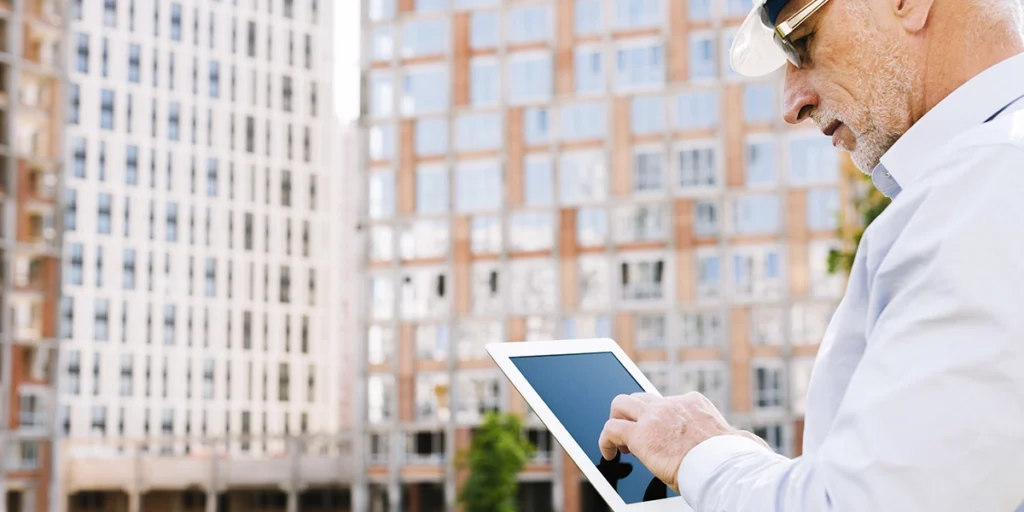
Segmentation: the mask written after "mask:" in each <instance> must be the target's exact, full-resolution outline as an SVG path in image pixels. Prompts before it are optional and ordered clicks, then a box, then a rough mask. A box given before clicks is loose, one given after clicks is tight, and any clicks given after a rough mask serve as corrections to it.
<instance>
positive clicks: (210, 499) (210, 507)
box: [206, 489, 218, 512]
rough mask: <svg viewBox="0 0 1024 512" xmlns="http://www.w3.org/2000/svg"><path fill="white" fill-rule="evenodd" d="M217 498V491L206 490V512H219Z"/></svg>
mask: <svg viewBox="0 0 1024 512" xmlns="http://www.w3.org/2000/svg"><path fill="white" fill-rule="evenodd" d="M217 497H218V495H217V491H216V490H214V489H207V490H206V512H217Z"/></svg>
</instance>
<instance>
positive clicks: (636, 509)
mask: <svg viewBox="0 0 1024 512" xmlns="http://www.w3.org/2000/svg"><path fill="white" fill-rule="evenodd" d="M486 348H487V353H488V354H489V355H490V356H491V359H493V360H494V362H495V363H496V364H497V365H498V368H500V369H501V371H502V373H504V374H505V376H506V377H507V378H508V379H509V381H510V382H511V383H512V385H513V386H515V388H516V389H517V390H518V391H519V393H520V394H521V395H522V396H523V399H524V400H526V403H528V404H530V407H531V408H533V411H534V412H535V413H536V414H537V417H539V418H540V420H541V422H543V423H544V425H545V426H546V427H547V428H548V431H550V432H551V435H552V436H553V437H554V438H555V439H556V440H557V441H558V443H559V444H560V445H561V446H562V449H563V450H565V452H566V453H567V454H568V455H569V458H571V459H572V461H573V462H574V463H575V464H576V466H577V467H578V468H579V469H580V471H581V472H582V473H583V474H584V476H586V477H587V480H589V481H590V483H591V485H593V486H594V489H595V490H597V492H598V493H599V494H600V495H601V497H602V498H604V500H605V502H607V503H608V504H609V505H611V507H612V509H613V510H615V511H622V512H627V511H628V512H663V511H672V512H687V511H691V510H692V509H691V508H690V506H689V505H688V504H687V503H686V500H684V499H683V498H682V497H672V498H665V499H661V500H657V501H650V502H646V503H633V504H627V503H626V502H625V501H623V500H622V498H621V497H620V496H619V494H618V492H616V491H615V490H614V489H612V486H611V485H610V484H609V483H608V481H607V480H605V478H604V477H603V476H602V475H601V473H600V471H598V469H597V466H596V465H595V464H594V463H593V462H592V461H591V460H590V459H589V458H588V457H587V454H586V452H584V451H583V448H581V447H580V445H579V444H578V443H577V442H576V440H575V439H573V438H572V436H571V435H569V431H567V430H566V429H565V427H564V426H563V425H562V422H560V421H559V420H558V418H557V417H556V416H555V415H554V413H552V412H551V409H549V408H548V406H547V404H546V403H544V401H543V400H541V398H540V395H538V394H537V392H536V391H535V390H534V389H533V386H531V385H530V383H529V381H527V380H526V377H524V376H523V374H522V372H520V371H519V369H518V368H517V367H516V365H515V364H514V363H513V362H512V358H513V357H522V356H550V355H564V354H591V353H600V352H611V353H612V354H613V355H614V356H615V358H616V359H618V360H619V363H621V364H622V366H623V367H624V368H626V371H627V372H629V374H630V376H632V377H633V378H634V379H635V380H636V381H637V383H639V384H640V387H641V388H643V390H644V391H645V392H647V393H651V394H653V395H657V396H661V394H660V393H658V390H657V389H655V387H654V385H653V384H651V381H649V380H648V379H647V377H646V376H644V374H643V372H641V371H640V368H639V367H637V366H636V364H635V363H633V361H632V360H631V359H630V358H629V356H627V355H626V353H625V352H624V351H623V350H622V348H620V347H619V344H618V343H616V342H615V341H614V340H612V339H609V338H594V339H582V340H557V341H523V342H507V343H489V344H487V346H486Z"/></svg>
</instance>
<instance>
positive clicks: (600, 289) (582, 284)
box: [576, 255, 612, 311]
mask: <svg viewBox="0 0 1024 512" xmlns="http://www.w3.org/2000/svg"><path fill="white" fill-rule="evenodd" d="M610 263H611V262H610V261H609V260H608V258H607V257H606V256H604V255H583V256H580V257H579V259H578V260H577V263H576V264H577V279H578V289H579V310H580V311H594V310H601V309H606V308H608V304H609V303H610V302H611V296H612V291H611V286H612V283H611V265H610Z"/></svg>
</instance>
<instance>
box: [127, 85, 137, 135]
mask: <svg viewBox="0 0 1024 512" xmlns="http://www.w3.org/2000/svg"><path fill="white" fill-rule="evenodd" d="M124 111H125V115H124V120H125V132H127V133H132V126H133V125H134V123H133V122H132V121H133V119H135V115H134V114H133V113H132V112H133V111H132V93H128V94H127V95H126V96H125V101H124Z"/></svg>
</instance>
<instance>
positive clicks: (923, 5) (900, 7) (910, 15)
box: [888, 0, 935, 34]
mask: <svg viewBox="0 0 1024 512" xmlns="http://www.w3.org/2000/svg"><path fill="white" fill-rule="evenodd" d="M888 1H889V2H890V4H891V5H892V13H893V14H894V15H895V16H896V19H897V20H899V23H900V25H902V26H903V30H906V31H907V32H909V33H911V34H916V33H918V32H920V31H921V30H923V29H924V27H925V25H926V24H927V23H928V15H929V14H930V13H931V11H932V6H933V5H935V0H888Z"/></svg>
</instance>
